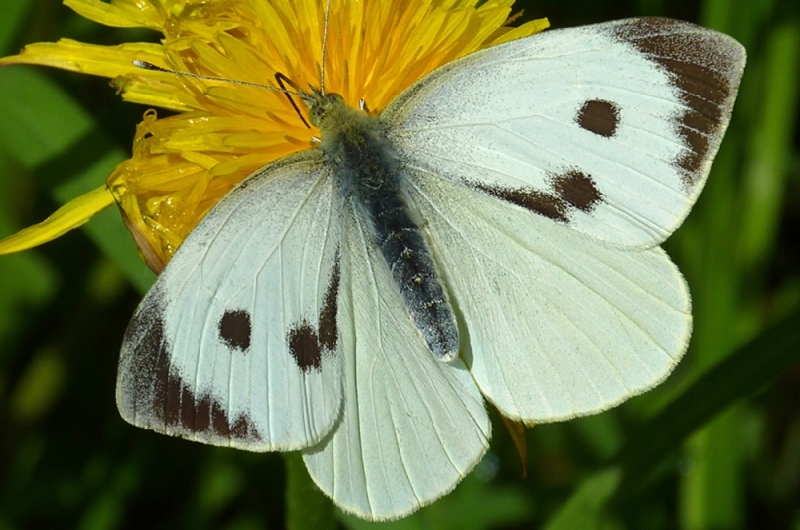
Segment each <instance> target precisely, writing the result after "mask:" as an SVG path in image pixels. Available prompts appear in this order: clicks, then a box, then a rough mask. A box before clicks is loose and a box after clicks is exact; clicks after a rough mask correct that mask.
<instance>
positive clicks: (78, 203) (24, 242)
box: [0, 186, 114, 254]
mask: <svg viewBox="0 0 800 530" xmlns="http://www.w3.org/2000/svg"><path fill="white" fill-rule="evenodd" d="M112 204H114V197H113V196H112V195H111V192H110V191H108V188H106V187H105V186H101V187H100V188H97V189H96V190H94V191H91V192H89V193H86V194H84V195H80V196H79V197H76V198H74V199H72V200H71V201H69V202H68V203H67V204H65V205H64V206H62V207H61V208H59V209H58V210H56V212H55V213H54V214H53V215H51V216H50V217H48V218H47V219H45V220H44V221H42V222H41V223H39V224H36V225H33V226H29V227H28V228H26V229H24V230H20V231H19V232H17V233H16V234H14V235H13V236H9V237H7V238H5V239H3V240H2V241H0V254H10V253H12V252H19V251H20V250H27V249H29V248H32V247H35V246H37V245H41V244H42V243H47V242H48V241H50V240H52V239H55V238H57V237H59V236H61V235H63V234H64V233H66V232H68V231H70V230H72V229H73V228H77V227H79V226H81V225H82V224H83V223H85V222H86V221H88V220H89V218H90V217H91V216H93V215H94V214H96V213H97V212H99V211H100V210H102V209H104V208H106V207H107V206H110V205H112Z"/></svg>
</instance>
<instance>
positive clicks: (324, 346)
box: [286, 251, 339, 373]
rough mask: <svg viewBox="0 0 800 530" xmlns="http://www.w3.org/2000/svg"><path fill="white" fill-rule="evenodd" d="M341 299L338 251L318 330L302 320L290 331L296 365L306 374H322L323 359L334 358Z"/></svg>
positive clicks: (289, 342)
mask: <svg viewBox="0 0 800 530" xmlns="http://www.w3.org/2000/svg"><path fill="white" fill-rule="evenodd" d="M338 297H339V254H338V251H337V254H336V258H335V262H334V265H333V270H332V271H331V276H330V278H329V279H328V288H327V289H326V291H325V297H324V299H323V301H322V311H320V314H319V322H318V324H317V329H318V330H319V331H317V329H314V326H313V325H312V324H311V323H309V322H308V321H307V320H305V319H304V320H301V321H300V322H299V323H297V324H295V325H294V326H292V327H291V328H290V329H289V333H288V334H287V336H286V341H287V343H288V345H289V352H290V353H291V354H292V357H293V358H294V361H295V363H296V364H297V366H298V367H299V368H300V370H302V371H303V372H305V373H307V372H309V371H311V370H319V369H320V366H321V365H322V356H323V355H332V354H333V353H334V352H335V351H336V343H337V342H338V340H339V334H338V330H337V328H336V307H337V303H338Z"/></svg>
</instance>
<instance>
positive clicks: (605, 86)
mask: <svg viewBox="0 0 800 530" xmlns="http://www.w3.org/2000/svg"><path fill="white" fill-rule="evenodd" d="M744 61H745V53H744V48H742V46H741V45H740V44H739V43H737V42H736V41H735V40H733V39H731V38H730V37H728V36H726V35H723V34H721V33H717V32H714V31H711V30H708V29H704V28H701V27H698V26H695V25H692V24H689V23H686V22H679V21H674V20H667V19H630V20H622V21H617V22H610V23H606V24H599V25H595V26H586V27H580V28H571V29H568V30H556V31H547V32H545V33H542V34H539V35H533V36H531V37H528V38H525V39H520V40H517V41H513V42H509V43H506V44H502V45H499V46H496V47H493V48H490V49H487V50H483V51H481V52H478V53H475V54H473V55H470V56H468V57H466V58H464V59H461V60H459V61H455V62H453V63H450V64H448V65H446V66H444V67H442V68H440V69H439V70H436V71H435V72H433V73H432V74H431V75H429V76H427V77H425V78H423V79H422V80H421V81H420V82H418V83H417V84H416V85H414V86H412V87H411V88H409V89H408V90H406V91H405V92H404V93H403V94H401V95H400V96H399V97H398V98H397V99H395V100H394V101H393V102H392V103H391V104H390V106H389V107H388V108H387V109H386V110H385V111H384V113H383V114H382V115H381V119H382V120H383V121H384V122H386V124H387V126H388V127H389V131H390V132H389V136H390V138H391V140H392V142H393V143H394V144H395V146H396V148H397V149H398V151H399V152H400V153H401V155H402V156H403V157H404V158H405V162H406V164H407V165H408V166H410V167H416V168H420V169H424V170H426V171H430V172H432V173H435V174H438V175H442V176H444V177H447V178H450V179H453V180H457V181H460V182H464V183H468V184H469V185H471V186H473V187H475V188H476V189H480V190H481V191H483V192H485V193H487V194H491V195H493V196H495V197H498V198H501V199H503V200H505V201H507V202H511V203H514V204H516V205H518V206H521V207H524V208H527V209H529V210H531V211H533V212H535V213H538V214H540V215H542V216H545V217H549V218H550V219H553V220H556V221H558V222H561V223H565V224H569V225H570V226H572V227H573V228H576V229H578V230H580V231H582V232H584V233H586V234H589V235H591V236H593V237H595V238H598V239H602V240H605V241H609V242H612V243H615V244H620V245H624V246H638V247H647V246H652V245H654V244H657V243H659V242H661V241H663V240H664V239H666V238H667V237H668V236H669V234H670V233H672V231H673V230H675V228H677V227H678V226H679V225H680V223H681V222H682V221H683V219H684V218H685V216H686V215H687V213H688V211H689V209H690V208H691V205H692V204H693V203H694V201H695V199H696V198H697V196H698V194H699V193H700V191H701V189H702V187H703V184H704V182H705V179H706V177H707V176H708V172H709V168H710V165H711V160H712V159H713V157H714V154H715V153H716V151H717V149H718V147H719V143H720V140H721V139H722V135H723V133H724V132H725V128H726V127H727V124H728V120H729V117H730V112H731V107H732V105H733V100H734V97H735V94H736V90H737V88H738V85H739V79H740V78H741V75H742V70H743V68H744Z"/></svg>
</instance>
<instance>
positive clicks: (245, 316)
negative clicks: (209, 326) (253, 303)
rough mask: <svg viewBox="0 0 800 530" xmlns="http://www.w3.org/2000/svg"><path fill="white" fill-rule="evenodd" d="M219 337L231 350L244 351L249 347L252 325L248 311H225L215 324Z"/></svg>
mask: <svg viewBox="0 0 800 530" xmlns="http://www.w3.org/2000/svg"><path fill="white" fill-rule="evenodd" d="M217 329H218V330H219V338H220V339H222V342H224V343H225V345H226V346H228V348H230V349H231V350H239V351H241V352H245V351H247V350H248V349H249V348H250V335H251V333H252V326H251V323H250V313H248V312H247V311H245V310H244V309H236V310H233V311H230V310H228V311H225V314H223V315H222V318H220V319H219V324H217Z"/></svg>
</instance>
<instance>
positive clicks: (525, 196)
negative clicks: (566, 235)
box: [473, 183, 569, 223]
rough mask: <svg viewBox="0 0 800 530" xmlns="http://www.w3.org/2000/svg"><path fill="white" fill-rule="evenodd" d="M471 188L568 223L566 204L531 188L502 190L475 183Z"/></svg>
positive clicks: (553, 196) (502, 188) (559, 199)
mask: <svg viewBox="0 0 800 530" xmlns="http://www.w3.org/2000/svg"><path fill="white" fill-rule="evenodd" d="M473 186H474V187H475V188H477V189H479V190H481V191H482V192H484V193H488V194H489V195H492V196H493V197H497V198H498V199H501V200H504V201H506V202H510V203H511V204H516V205H517V206H522V207H523V208H525V209H526V210H530V211H531V212H533V213H535V214H539V215H543V216H545V217H548V218H550V219H552V220H554V221H560V222H562V223H566V222H568V221H569V217H568V216H567V204H566V203H565V202H564V201H563V200H561V198H560V197H557V196H555V195H551V194H549V193H545V192H541V191H538V190H534V189H533V188H504V187H502V186H487V185H485V184H477V183H476V184H473Z"/></svg>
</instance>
